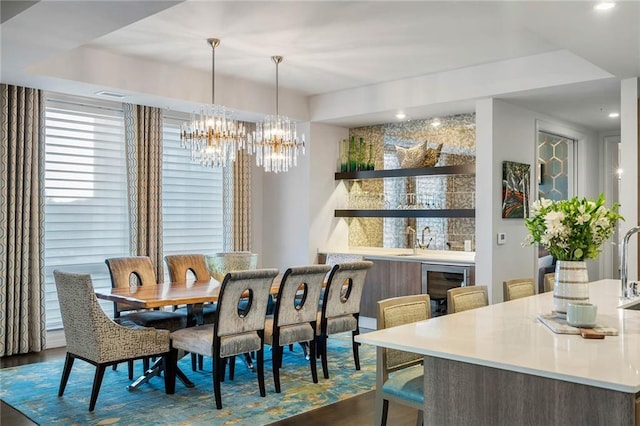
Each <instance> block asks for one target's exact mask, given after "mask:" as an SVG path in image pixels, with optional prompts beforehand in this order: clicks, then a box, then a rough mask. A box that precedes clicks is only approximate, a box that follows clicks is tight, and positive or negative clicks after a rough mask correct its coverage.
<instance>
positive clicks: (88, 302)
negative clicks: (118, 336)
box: [53, 270, 115, 361]
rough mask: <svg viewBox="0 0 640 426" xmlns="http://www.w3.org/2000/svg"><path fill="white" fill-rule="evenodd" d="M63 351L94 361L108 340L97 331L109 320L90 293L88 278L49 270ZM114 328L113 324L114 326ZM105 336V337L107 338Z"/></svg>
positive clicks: (90, 286)
mask: <svg viewBox="0 0 640 426" xmlns="http://www.w3.org/2000/svg"><path fill="white" fill-rule="evenodd" d="M53 277H54V279H55V283H56V290H57V292H58V302H59V303H60V314H61V315H62V325H63V327H64V336H65V339H66V341H67V352H70V353H73V354H75V355H77V356H80V357H83V358H86V359H89V360H92V361H98V360H99V357H100V355H101V353H102V352H101V348H103V347H105V346H104V345H108V344H109V342H108V341H107V340H108V339H105V337H104V336H103V335H102V334H101V333H100V332H99V331H100V330H102V329H104V328H105V324H107V323H109V324H113V321H111V319H110V318H109V317H108V316H107V314H105V313H104V311H103V310H102V308H101V307H100V305H99V304H98V299H97V298H96V294H95V293H94V291H93V284H92V282H91V275H89V274H74V273H68V272H62V271H59V270H55V271H53ZM114 325H115V324H114ZM107 337H108V336H107Z"/></svg>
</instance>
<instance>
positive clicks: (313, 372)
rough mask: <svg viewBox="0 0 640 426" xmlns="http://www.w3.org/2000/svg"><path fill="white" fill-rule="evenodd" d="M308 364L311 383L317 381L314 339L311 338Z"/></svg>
mask: <svg viewBox="0 0 640 426" xmlns="http://www.w3.org/2000/svg"><path fill="white" fill-rule="evenodd" d="M307 359H308V360H309V365H310V367H311V378H312V379H313V383H318V368H317V366H316V341H315V340H311V341H310V342H309V357H308V358H307Z"/></svg>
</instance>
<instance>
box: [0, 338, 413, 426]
mask: <svg viewBox="0 0 640 426" xmlns="http://www.w3.org/2000/svg"><path fill="white" fill-rule="evenodd" d="M64 354H65V350H64V348H56V349H48V350H46V351H42V352H40V353H33V354H27V355H17V356H11V357H5V358H0V368H7V367H15V366H18V365H24V364H32V363H37V362H44V361H51V360H55V359H63V358H64ZM374 408H375V392H374V391H372V392H367V393H364V394H362V395H358V396H355V397H353V398H349V399H347V400H345V401H340V402H337V403H335V404H331V405H328V406H326V407H322V408H318V409H317V410H313V411H309V412H307V413H304V414H300V415H298V416H294V417H290V418H288V419H285V420H281V421H279V422H275V423H272V426H294V425H295V426H300V425H304V426H313V425H345V426H351V425H358V426H360V425H370V424H373V414H374ZM99 409H100V401H98V406H97V407H96V410H99ZM416 415H417V413H416V411H415V410H414V409H412V408H409V407H405V406H402V405H397V404H393V403H391V404H390V405H389V418H388V421H387V424H389V425H394V426H396V425H397V426H403V425H415V424H416ZM35 424H36V423H33V422H32V421H31V420H29V419H28V418H27V417H25V416H24V415H22V414H21V413H20V412H19V411H16V410H14V409H13V408H12V407H11V406H9V405H7V404H5V403H4V402H2V403H1V404H0V425H11V426H32V425H35Z"/></svg>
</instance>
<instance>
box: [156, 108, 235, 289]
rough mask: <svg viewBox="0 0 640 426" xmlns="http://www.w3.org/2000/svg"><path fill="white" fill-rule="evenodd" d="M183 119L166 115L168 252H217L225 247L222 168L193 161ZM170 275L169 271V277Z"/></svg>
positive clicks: (164, 174)
mask: <svg viewBox="0 0 640 426" xmlns="http://www.w3.org/2000/svg"><path fill="white" fill-rule="evenodd" d="M182 121H184V120H183V119H179V118H172V117H166V116H165V117H164V133H163V147H162V149H163V151H162V152H163V154H162V221H163V244H164V254H165V255H167V254H189V253H204V254H213V253H216V252H220V251H222V250H223V218H222V216H223V210H222V196H223V194H222V169H221V168H209V167H203V166H200V165H199V164H194V163H192V162H191V161H190V153H189V150H187V149H184V148H181V147H180V133H179V132H180V125H181V123H182ZM165 269H166V268H165ZM168 279H169V277H168V272H167V271H165V281H166V280H168Z"/></svg>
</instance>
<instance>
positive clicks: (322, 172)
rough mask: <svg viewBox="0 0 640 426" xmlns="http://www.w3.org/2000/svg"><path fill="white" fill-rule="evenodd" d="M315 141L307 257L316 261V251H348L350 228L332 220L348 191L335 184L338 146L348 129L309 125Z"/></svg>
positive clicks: (344, 223) (338, 182)
mask: <svg viewBox="0 0 640 426" xmlns="http://www.w3.org/2000/svg"><path fill="white" fill-rule="evenodd" d="M311 137H312V138H313V140H314V144H313V146H312V152H311V155H312V157H313V160H312V162H311V180H310V185H311V186H310V188H309V191H310V193H311V194H312V196H311V198H310V200H309V202H310V206H309V207H310V211H309V214H310V228H309V244H310V245H309V256H310V259H315V256H316V254H317V251H318V249H321V248H329V247H347V246H348V245H349V226H348V223H347V220H346V219H339V218H335V217H334V210H335V209H337V208H339V207H340V205H341V204H342V205H344V202H345V200H346V198H347V189H346V186H345V184H344V183H342V182H340V181H336V180H335V178H334V173H335V172H336V171H337V165H338V142H339V141H341V140H342V139H347V138H348V137H349V129H347V128H344V127H338V126H332V125H328V124H319V123H312V124H311Z"/></svg>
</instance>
